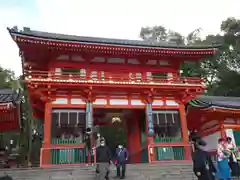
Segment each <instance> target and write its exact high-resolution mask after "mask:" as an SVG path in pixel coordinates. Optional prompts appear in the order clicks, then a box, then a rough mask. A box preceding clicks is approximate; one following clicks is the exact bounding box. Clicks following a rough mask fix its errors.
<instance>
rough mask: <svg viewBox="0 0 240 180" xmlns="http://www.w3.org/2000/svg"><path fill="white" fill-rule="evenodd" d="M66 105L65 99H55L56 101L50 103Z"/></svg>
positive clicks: (66, 100)
mask: <svg viewBox="0 0 240 180" xmlns="http://www.w3.org/2000/svg"><path fill="white" fill-rule="evenodd" d="M67 103H68V99H67V98H56V100H55V101H53V102H52V104H67Z"/></svg>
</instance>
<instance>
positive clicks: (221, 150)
mask: <svg viewBox="0 0 240 180" xmlns="http://www.w3.org/2000/svg"><path fill="white" fill-rule="evenodd" d="M230 155H231V152H230V151H229V150H228V149H227V147H226V143H225V139H223V138H220V139H219V140H218V148H217V173H216V177H217V178H218V179H219V180H230V179H231V171H230V167H229V165H228V159H229V157H230Z"/></svg>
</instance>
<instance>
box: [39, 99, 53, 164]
mask: <svg viewBox="0 0 240 180" xmlns="http://www.w3.org/2000/svg"><path fill="white" fill-rule="evenodd" d="M51 119H52V108H51V103H50V102H46V104H45V114H44V142H43V150H42V153H41V156H43V157H40V159H41V158H42V164H43V165H45V164H48V163H49V161H50V152H51V149H48V148H50V147H51V125H52V122H51ZM44 148H46V149H44Z"/></svg>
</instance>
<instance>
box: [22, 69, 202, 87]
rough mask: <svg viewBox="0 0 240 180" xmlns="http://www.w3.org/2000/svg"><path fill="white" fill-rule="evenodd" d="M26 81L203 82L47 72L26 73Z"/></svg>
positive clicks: (108, 74)
mask: <svg viewBox="0 0 240 180" xmlns="http://www.w3.org/2000/svg"><path fill="white" fill-rule="evenodd" d="M27 74H28V75H27V76H26V77H25V80H26V81H31V82H34V81H35V82H43V83H44V82H45V83H47V82H56V83H76V84H77V83H81V84H82V83H88V84H89V83H92V84H139V85H164V84H168V85H171V84H173V85H187V86H191V85H192V86H196V85H197V86H203V80H202V79H201V78H195V77H178V78H173V77H164V76H152V75H151V76H146V75H144V74H141V76H140V75H138V76H137V75H134V76H133V75H132V74H131V73H129V74H128V73H125V74H124V73H120V72H115V73H104V74H101V73H100V72H99V73H97V74H95V75H88V74H80V73H57V72H47V71H28V73H27Z"/></svg>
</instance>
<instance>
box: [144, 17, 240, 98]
mask: <svg viewBox="0 0 240 180" xmlns="http://www.w3.org/2000/svg"><path fill="white" fill-rule="evenodd" d="M220 30H221V32H222V33H223V35H220V34H217V35H208V36H207V37H206V38H205V39H203V40H202V39H201V38H200V33H201V28H197V29H196V30H194V31H192V32H190V33H189V34H188V35H187V36H186V37H184V36H182V35H181V34H180V33H177V32H176V31H173V30H167V28H165V27H163V26H155V27H147V28H142V29H141V32H140V37H142V38H143V40H155V41H159V40H161V41H165V42H168V43H169V42H171V43H175V44H176V45H183V44H184V45H213V44H221V47H220V48H219V50H218V51H217V54H216V56H214V57H213V58H209V59H206V60H204V61H200V62H185V63H183V64H182V66H181V69H182V76H195V77H196V76H198V77H202V78H203V79H204V80H205V83H206V85H207V89H208V94H211V95H228V96H230V95H232V96H233V95H234V96H240V92H239V91H238V86H239V85H238V83H237V81H232V79H237V78H239V72H238V71H239V69H240V61H239V57H240V40H239V39H240V20H237V19H235V18H228V19H227V20H225V21H223V22H222V24H221V25H220ZM230 81H231V83H229V82H230ZM228 87H231V89H228Z"/></svg>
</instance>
